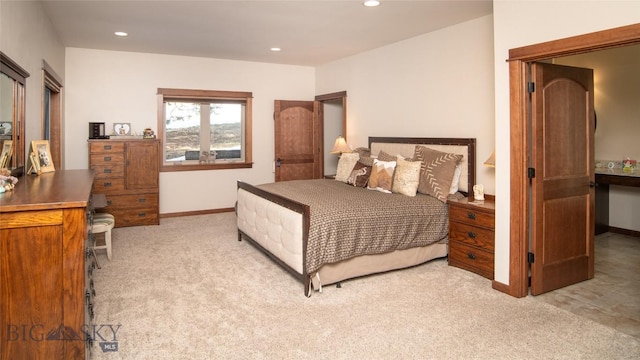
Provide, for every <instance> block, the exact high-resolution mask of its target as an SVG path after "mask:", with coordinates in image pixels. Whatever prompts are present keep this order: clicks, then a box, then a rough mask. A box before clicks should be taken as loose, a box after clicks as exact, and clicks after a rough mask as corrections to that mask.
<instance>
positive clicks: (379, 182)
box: [367, 159, 396, 193]
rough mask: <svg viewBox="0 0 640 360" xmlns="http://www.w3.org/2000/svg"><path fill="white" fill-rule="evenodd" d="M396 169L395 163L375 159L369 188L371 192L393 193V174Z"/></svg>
mask: <svg viewBox="0 0 640 360" xmlns="http://www.w3.org/2000/svg"><path fill="white" fill-rule="evenodd" d="M395 168H396V162H395V161H380V160H378V159H374V160H373V167H372V168H371V176H369V184H368V185H367V188H368V189H371V190H378V191H381V192H384V193H391V185H392V182H393V172H394V170H395Z"/></svg>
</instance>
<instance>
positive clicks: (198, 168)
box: [160, 161, 253, 172]
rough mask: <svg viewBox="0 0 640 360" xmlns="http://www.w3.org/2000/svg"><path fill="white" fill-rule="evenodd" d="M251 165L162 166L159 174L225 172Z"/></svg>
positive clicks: (234, 163) (251, 164) (229, 163)
mask: <svg viewBox="0 0 640 360" xmlns="http://www.w3.org/2000/svg"><path fill="white" fill-rule="evenodd" d="M252 167H253V163H252V162H250V163H246V162H230V161H229V162H220V163H215V164H193V165H179V164H176V165H162V166H160V172H173V171H202V170H227V169H250V168H252Z"/></svg>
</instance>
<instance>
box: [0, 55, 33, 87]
mask: <svg viewBox="0 0 640 360" xmlns="http://www.w3.org/2000/svg"><path fill="white" fill-rule="evenodd" d="M0 72H3V73H5V74H7V75H9V77H11V78H12V79H14V80H15V81H17V82H19V83H20V84H22V85H25V83H26V81H27V78H28V77H29V76H30V75H29V72H27V70H25V69H23V68H22V66H20V65H18V63H16V62H15V61H13V60H11V58H10V57H8V56H7V55H5V54H4V53H3V52H2V51H0Z"/></svg>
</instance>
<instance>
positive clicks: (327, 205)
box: [257, 179, 449, 274]
mask: <svg viewBox="0 0 640 360" xmlns="http://www.w3.org/2000/svg"><path fill="white" fill-rule="evenodd" d="M257 187H258V188H261V189H263V190H265V191H269V192H271V193H274V194H278V195H281V196H284V197H286V198H289V199H291V200H295V201H298V202H300V203H303V204H306V205H309V206H310V209H311V216H310V228H309V238H308V242H307V254H306V255H307V264H306V271H307V273H308V274H311V273H313V272H314V271H316V270H318V269H319V268H320V267H321V266H322V265H323V264H329V263H334V262H338V261H341V260H346V259H350V258H352V257H355V256H359V255H371V254H381V253H386V252H390V251H393V250H401V249H408V248H411V247H417V246H425V245H429V244H432V243H435V242H438V241H440V240H442V239H446V238H447V233H448V227H449V220H448V213H447V211H448V208H447V205H446V204H444V203H443V202H441V201H439V200H437V199H436V198H433V197H431V196H428V195H423V194H418V195H417V196H415V197H409V196H405V195H401V194H385V193H381V192H378V191H374V190H368V189H366V188H359V187H354V186H351V185H347V184H345V183H342V182H340V181H336V180H324V179H322V180H294V181H284V182H278V183H269V184H263V185H258V186H257Z"/></svg>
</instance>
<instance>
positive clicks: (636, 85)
mask: <svg viewBox="0 0 640 360" xmlns="http://www.w3.org/2000/svg"><path fill="white" fill-rule="evenodd" d="M555 63H557V64H564V65H571V66H578V67H584V68H590V69H593V78H594V87H595V91H594V92H595V95H594V103H595V109H596V113H597V116H598V127H597V129H596V132H595V136H594V137H595V158H596V163H598V162H600V163H602V164H605V166H606V164H607V163H608V162H609V161H612V160H613V161H618V162H621V161H622V160H623V159H626V158H627V157H629V158H631V159H636V160H638V161H640V106H638V99H640V45H636V46H626V47H620V48H615V49H609V50H603V51H595V52H591V53H587V54H580V55H575V56H567V57H562V58H558V59H556V60H555ZM599 160H600V161H599ZM609 225H610V226H613V227H617V228H621V229H627V230H635V231H640V188H631V187H620V186H611V187H610V189H609Z"/></svg>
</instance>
